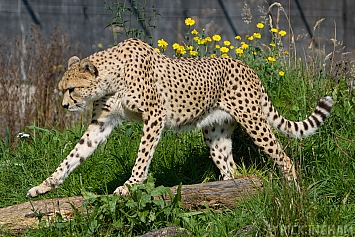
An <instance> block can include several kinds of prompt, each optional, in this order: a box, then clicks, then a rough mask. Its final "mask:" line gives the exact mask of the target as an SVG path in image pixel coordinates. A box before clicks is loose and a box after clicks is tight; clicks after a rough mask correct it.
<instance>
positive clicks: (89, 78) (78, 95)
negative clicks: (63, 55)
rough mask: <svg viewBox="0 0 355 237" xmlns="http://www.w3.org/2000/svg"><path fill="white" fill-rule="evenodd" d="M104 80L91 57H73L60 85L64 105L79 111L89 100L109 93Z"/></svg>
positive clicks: (70, 109) (71, 109)
mask: <svg viewBox="0 0 355 237" xmlns="http://www.w3.org/2000/svg"><path fill="white" fill-rule="evenodd" d="M100 76H101V77H100ZM104 76H105V75H104ZM102 81H103V80H102V75H99V70H98V69H97V67H96V66H95V65H94V64H93V63H92V62H91V61H90V60H89V59H87V58H85V59H82V60H80V59H79V58H78V57H76V56H73V57H71V58H70V59H69V61H68V70H67V71H66V72H65V73H64V75H63V77H62V79H61V81H60V82H59V85H58V86H59V89H60V90H61V91H62V92H63V94H64V98H63V102H62V106H63V107H64V108H66V109H68V110H69V111H78V110H81V109H83V108H84V107H85V105H86V104H87V103H88V102H90V101H95V100H98V99H100V98H102V97H103V96H105V95H106V94H107V93H108V91H107V86H105V85H103V83H101V82H102Z"/></svg>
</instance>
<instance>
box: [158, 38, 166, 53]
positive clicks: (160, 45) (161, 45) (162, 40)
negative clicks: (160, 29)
mask: <svg viewBox="0 0 355 237" xmlns="http://www.w3.org/2000/svg"><path fill="white" fill-rule="evenodd" d="M158 46H159V47H161V48H162V50H163V51H164V50H165V49H166V47H167V46H168V43H167V42H166V41H165V40H164V39H160V40H158Z"/></svg>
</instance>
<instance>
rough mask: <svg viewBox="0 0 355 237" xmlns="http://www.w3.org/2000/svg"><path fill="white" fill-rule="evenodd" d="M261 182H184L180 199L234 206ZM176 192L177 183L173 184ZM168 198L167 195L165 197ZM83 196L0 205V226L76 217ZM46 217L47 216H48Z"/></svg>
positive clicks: (19, 227)
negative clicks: (74, 212) (75, 211)
mask: <svg viewBox="0 0 355 237" xmlns="http://www.w3.org/2000/svg"><path fill="white" fill-rule="evenodd" d="M261 187H262V183H261V181H260V180H259V179H257V178H250V177H249V178H243V179H234V180H226V181H216V182H209V183H201V184H192V185H182V187H181V199H182V201H181V203H182V205H183V206H184V207H185V208H186V209H196V208H203V207H205V206H206V205H207V206H209V207H211V208H218V207H223V206H225V207H229V208H232V207H233V206H234V204H235V202H237V201H238V200H240V199H242V198H245V197H247V196H251V195H253V194H255V193H257V192H258V189H260V188H261ZM170 189H171V191H172V193H173V194H176V192H177V189H178V186H175V187H172V188H170ZM165 198H166V199H168V196H166V197H165ZM83 201H84V198H83V197H82V196H77V197H66V198H53V199H45V200H37V201H30V202H25V203H22V204H18V205H14V206H9V207H5V208H0V228H5V229H7V230H10V231H13V232H22V231H25V230H26V227H30V228H36V227H37V226H38V216H37V215H43V216H44V217H43V220H50V219H51V218H53V217H55V215H56V213H60V214H61V216H62V217H63V218H64V219H71V218H72V217H73V209H72V206H71V205H73V206H75V207H76V208H77V209H80V208H81V206H82V203H83ZM46 218H47V219H46Z"/></svg>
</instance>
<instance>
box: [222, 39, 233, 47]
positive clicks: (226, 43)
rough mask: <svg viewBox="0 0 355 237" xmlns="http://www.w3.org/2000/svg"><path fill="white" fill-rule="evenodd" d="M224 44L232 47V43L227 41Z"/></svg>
mask: <svg viewBox="0 0 355 237" xmlns="http://www.w3.org/2000/svg"><path fill="white" fill-rule="evenodd" d="M223 44H224V45H225V46H229V45H231V42H230V41H228V40H225V41H224V42H223Z"/></svg>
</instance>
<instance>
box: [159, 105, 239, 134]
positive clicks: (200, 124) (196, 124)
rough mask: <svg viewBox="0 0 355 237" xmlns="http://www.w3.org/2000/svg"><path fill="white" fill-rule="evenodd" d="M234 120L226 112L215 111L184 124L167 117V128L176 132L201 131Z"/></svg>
mask: <svg viewBox="0 0 355 237" xmlns="http://www.w3.org/2000/svg"><path fill="white" fill-rule="evenodd" d="M233 120H234V119H233V117H232V116H231V115H230V114H229V113H227V112H225V111H224V110H220V109H215V110H212V111H209V112H207V111H206V114H204V115H201V116H198V117H196V118H192V119H190V120H187V121H186V122H182V123H178V122H177V120H176V118H174V117H173V116H167V119H166V122H165V127H167V128H171V129H175V130H190V129H197V130H199V129H202V128H204V127H207V126H211V125H213V124H216V123H217V124H223V123H230V122H231V121H233Z"/></svg>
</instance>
